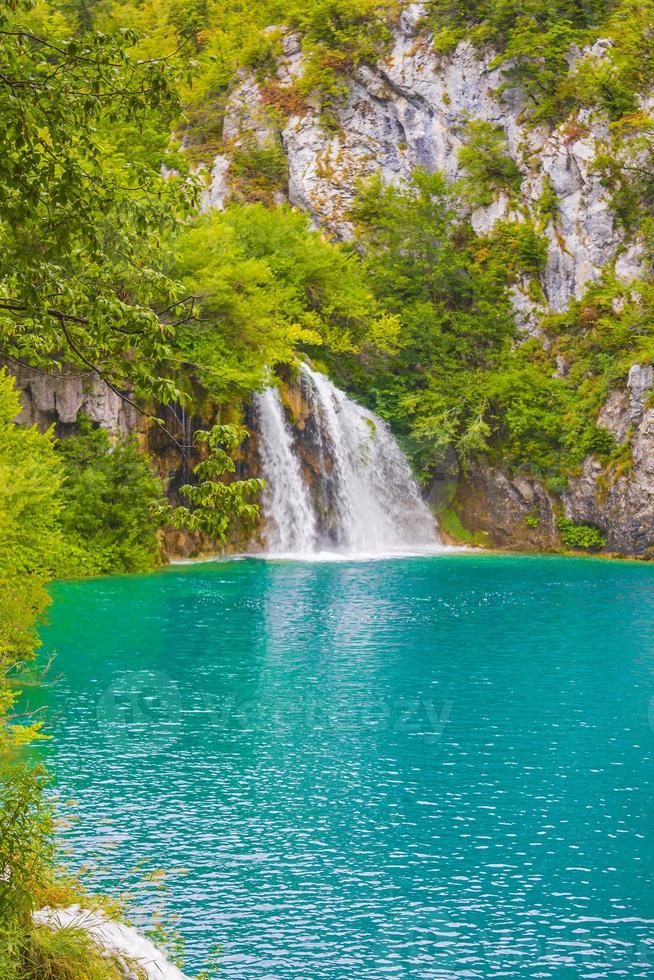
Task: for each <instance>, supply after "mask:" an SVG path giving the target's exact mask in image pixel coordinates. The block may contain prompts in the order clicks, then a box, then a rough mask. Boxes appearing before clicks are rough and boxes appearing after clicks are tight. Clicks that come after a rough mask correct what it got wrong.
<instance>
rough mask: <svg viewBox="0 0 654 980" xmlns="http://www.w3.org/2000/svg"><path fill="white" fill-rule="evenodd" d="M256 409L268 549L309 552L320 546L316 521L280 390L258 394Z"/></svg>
mask: <svg viewBox="0 0 654 980" xmlns="http://www.w3.org/2000/svg"><path fill="white" fill-rule="evenodd" d="M255 408H256V413H257V418H258V420H259V430H260V434H261V449H260V454H261V467H262V470H263V474H264V477H265V480H266V488H265V490H264V492H263V498H262V504H263V512H264V515H265V518H266V538H267V545H268V549H269V551H272V552H275V553H285V552H290V553H293V552H300V553H304V552H308V553H310V552H312V551H314V550H315V549H316V545H317V527H316V518H315V514H314V510H313V504H312V501H311V496H310V494H309V490H308V487H307V485H306V483H305V481H304V480H303V478H302V470H301V468H300V461H299V458H298V456H297V455H296V453H295V451H294V448H293V436H292V433H291V429H290V426H289V425H288V422H287V421H286V418H285V416H284V408H283V405H282V402H281V399H280V397H279V391H278V390H277V388H266V390H265V391H263V392H262V393H261V394H258V395H256V396H255Z"/></svg>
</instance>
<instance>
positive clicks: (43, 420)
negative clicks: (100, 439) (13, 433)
mask: <svg viewBox="0 0 654 980" xmlns="http://www.w3.org/2000/svg"><path fill="white" fill-rule="evenodd" d="M14 374H15V377H16V385H17V387H18V389H19V391H20V398H21V403H22V405H23V410H22V411H21V413H20V415H19V416H18V418H17V420H16V421H17V422H18V423H19V424H22V425H37V426H38V428H39V429H40V430H41V431H42V432H43V431H45V430H46V429H47V428H49V426H50V425H54V427H55V433H56V435H57V436H59V437H62V436H66V435H68V434H70V432H72V431H73V429H74V427H75V425H76V423H77V417H78V413H79V412H83V413H84V414H85V415H88V416H89V418H90V419H91V420H92V421H93V422H95V423H97V424H98V425H100V426H102V427H103V428H104V429H107V430H108V431H109V432H111V433H113V434H118V433H121V434H126V433H129V432H133V431H134V430H135V428H136V425H137V413H136V411H135V410H134V409H133V408H132V407H131V406H130V405H128V404H127V403H126V402H125V401H123V399H122V398H121V397H120V396H119V395H117V394H116V392H115V391H112V389H111V388H109V387H108V386H107V385H106V384H105V383H104V381H101V380H100V378H97V377H95V376H94V375H92V374H90V373H89V372H85V373H82V372H67V373H61V374H44V373H42V372H40V371H36V370H32V369H30V368H23V367H21V368H17V369H15V370H14Z"/></svg>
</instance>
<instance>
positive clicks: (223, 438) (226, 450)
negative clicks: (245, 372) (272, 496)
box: [169, 425, 265, 542]
mask: <svg viewBox="0 0 654 980" xmlns="http://www.w3.org/2000/svg"><path fill="white" fill-rule="evenodd" d="M248 435H249V433H248V431H247V429H245V428H243V426H240V425H214V426H213V428H211V429H208V430H200V431H199V432H196V433H195V436H194V439H195V441H196V442H197V443H198V444H199V445H200V446H205V447H206V450H207V453H208V455H207V458H206V459H205V460H203V462H201V463H198V465H197V466H196V467H195V469H194V470H193V473H194V475H195V476H196V477H197V478H198V482H197V483H195V484H186V485H185V486H183V487H180V493H182V494H183V496H185V497H186V499H187V500H188V502H189V504H190V505H191V506H190V507H176V508H175V509H174V510H172V511H170V512H169V518H170V522H171V523H172V525H173V527H175V528H177V529H178V530H185V531H193V532H196V533H199V534H206V535H207V536H208V537H209V538H211V539H212V540H213V541H219V542H223V541H225V539H226V538H227V536H228V534H229V532H230V531H231V529H232V528H233V526H234V524H235V523H236V522H239V523H240V524H241V526H243V525H245V526H247V527H251V526H252V525H253V524H255V523H256V521H257V520H258V518H259V506H258V504H254V503H251V502H250V501H251V499H252V498H253V497H256V495H257V494H258V493H260V492H261V491H262V490H263V488H264V486H265V482H264V480H260V479H249V480H234V481H233V482H231V483H226V482H224V479H223V478H224V477H225V476H227V475H228V474H230V473H235V472H236V463H235V462H234V459H233V458H232V457H233V455H234V454H235V452H236V450H237V449H238V447H239V446H240V445H241V443H242V442H243V440H244V439H245V438H247V436H248Z"/></svg>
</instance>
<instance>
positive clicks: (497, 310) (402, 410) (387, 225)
mask: <svg viewBox="0 0 654 980" xmlns="http://www.w3.org/2000/svg"><path fill="white" fill-rule="evenodd" d="M354 219H355V221H356V226H357V231H358V236H359V241H360V242H361V245H362V247H363V249H364V252H365V257H364V265H365V268H366V270H367V273H368V278H369V281H370V283H371V285H372V287H373V289H374V291H375V294H376V296H377V298H378V300H379V302H380V303H381V304H382V305H383V306H384V307H385V308H386V309H387V310H388V312H389V313H391V314H392V315H393V316H395V317H396V318H397V323H398V326H399V329H398V334H397V338H396V346H397V349H398V353H397V354H396V355H395V356H394V357H392V358H389V357H388V356H384V355H383V354H380V355H378V356H377V357H374V358H371V359H370V360H369V361H368V365H367V371H366V375H367V376H366V377H365V378H362V379H360V380H359V387H358V389H357V390H359V391H360V394H361V396H362V397H364V398H367V400H368V401H369V402H370V403H371V404H372V406H373V407H374V408H375V409H376V410H377V411H379V412H380V413H381V414H382V415H383V416H384V417H386V418H387V419H389V420H390V421H391V422H393V423H394V425H395V428H396V431H398V432H399V434H400V436H401V437H403V440H404V444H405V447H406V448H407V449H408V451H409V452H410V453H411V455H412V457H413V459H414V462H415V463H416V465H417V467H418V469H423V468H424V469H425V471H427V470H428V468H429V466H430V465H431V464H432V463H433V461H434V457H435V456H438V455H439V454H441V453H442V452H443V451H444V449H445V447H446V446H448V445H455V446H456V448H457V450H458V451H459V453H460V455H461V456H462V457H463V458H466V457H470V456H473V455H475V454H478V453H479V452H482V451H485V449H487V448H488V443H489V438H490V436H491V430H490V428H489V424H488V419H487V418H486V403H487V397H486V394H485V392H484V390H483V387H482V382H483V379H484V377H485V375H486V372H488V371H489V370H491V369H492V368H493V367H494V366H496V365H498V364H499V361H500V359H501V358H502V357H503V356H505V355H506V354H507V353H508V351H509V349H510V346H511V341H512V340H513V338H514V336H515V325H514V322H513V316H512V311H511V306H510V302H509V297H508V286H509V282H510V276H509V275H508V270H507V268H506V264H504V266H503V265H502V263H501V262H499V261H494V260H493V249H494V247H495V246H494V245H493V243H492V242H486V243H484V244H483V245H482V244H480V242H479V240H478V239H477V238H476V236H475V235H474V233H473V232H472V229H471V227H470V225H469V223H468V222H467V221H466V220H465V219H464V218H463V217H462V216H461V214H460V210H459V209H458V208H457V202H456V198H455V197H454V193H453V191H452V189H451V188H448V187H447V186H446V184H445V182H444V180H443V178H442V177H441V176H440V175H438V174H432V175H429V174H425V173H420V172H418V173H417V174H416V175H415V177H414V180H413V182H412V184H411V185H410V186H408V187H406V188H403V189H400V188H393V187H383V186H382V185H381V183H380V182H378V181H373V182H372V184H370V185H369V186H368V187H367V188H365V189H364V190H363V193H362V196H361V199H360V201H359V203H358V204H357V206H356V208H355V211H354ZM370 375H371V377H369V376H370Z"/></svg>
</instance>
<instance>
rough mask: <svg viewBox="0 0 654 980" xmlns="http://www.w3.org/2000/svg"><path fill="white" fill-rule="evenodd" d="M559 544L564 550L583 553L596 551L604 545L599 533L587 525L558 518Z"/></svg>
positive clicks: (603, 539) (604, 542)
mask: <svg viewBox="0 0 654 980" xmlns="http://www.w3.org/2000/svg"><path fill="white" fill-rule="evenodd" d="M556 526H557V528H558V531H559V534H560V536H561V543H562V544H564V545H565V546H566V548H573V549H575V550H583V551H598V550H599V549H600V548H603V547H604V546H605V544H606V538H604V537H603V536H602V534H601V532H600V531H599V530H598V529H597V528H596V527H591V526H590V525H588V524H575V522H574V521H572V520H570V518H569V517H559V518H557V521H556Z"/></svg>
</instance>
